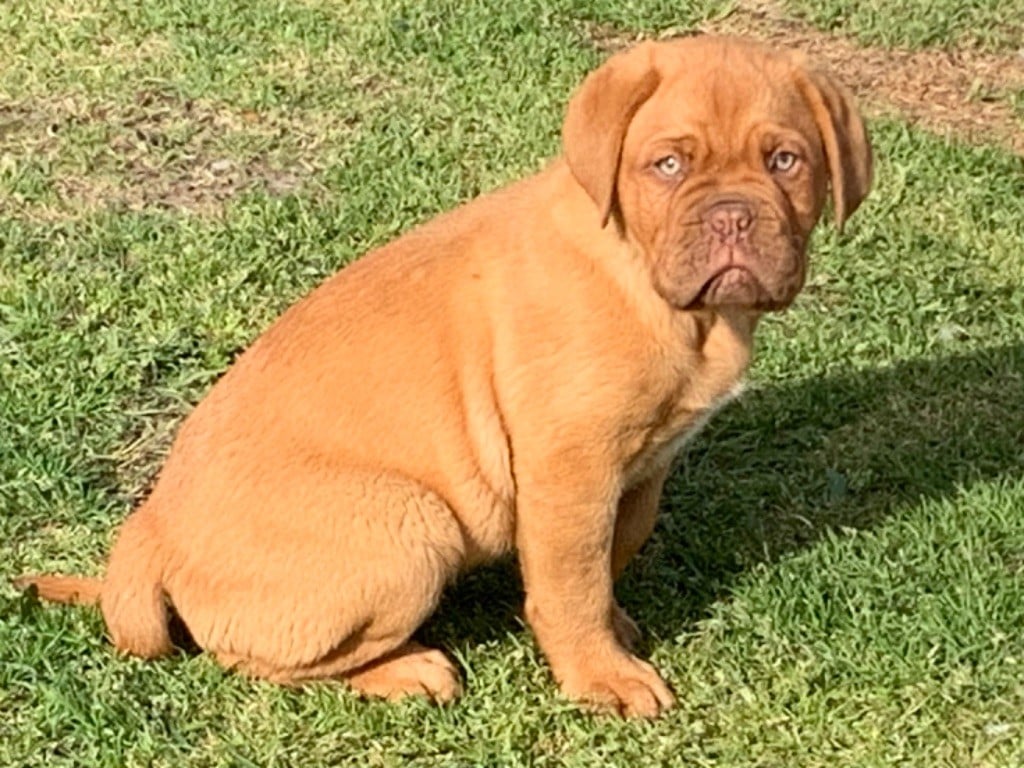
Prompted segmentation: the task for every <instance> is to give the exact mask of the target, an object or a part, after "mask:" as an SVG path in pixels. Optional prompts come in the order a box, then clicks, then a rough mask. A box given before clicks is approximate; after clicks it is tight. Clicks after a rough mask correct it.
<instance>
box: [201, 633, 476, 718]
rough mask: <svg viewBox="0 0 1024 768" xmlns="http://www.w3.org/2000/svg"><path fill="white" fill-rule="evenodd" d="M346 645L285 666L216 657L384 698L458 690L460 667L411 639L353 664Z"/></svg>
mask: <svg viewBox="0 0 1024 768" xmlns="http://www.w3.org/2000/svg"><path fill="white" fill-rule="evenodd" d="M347 650H349V649H341V650H340V651H339V653H337V654H335V655H330V656H326V657H324V658H323V659H321V660H320V661H317V662H314V663H313V664H310V665H308V666H305V667H298V668H294V667H293V668H284V669H281V668H274V667H272V666H268V665H266V664H260V663H259V662H255V663H254V662H252V661H250V660H245V659H240V658H238V657H233V656H231V655H228V654H219V655H218V657H217V659H218V661H219V662H220V663H221V664H223V665H224V666H226V667H230V668H234V669H237V670H238V671H240V672H243V673H247V674H250V675H253V676H254V677H263V678H266V679H268V680H271V681H273V682H275V683H281V684H283V685H299V684H302V683H306V682H311V681H314V680H320V679H325V678H337V679H340V680H344V681H345V682H346V683H348V685H349V686H350V687H351V688H352V689H353V690H354V691H356V692H357V693H360V694H363V695H364V696H374V697H378V698H383V699H391V700H396V699H400V698H403V697H405V696H425V697H427V698H429V699H432V700H433V701H435V702H437V703H443V702H447V701H451V700H452V699H454V698H455V697H456V696H458V695H459V694H460V693H461V692H462V683H461V681H460V679H459V672H458V670H457V669H456V668H455V665H454V664H453V663H452V662H451V661H450V660H449V659H448V657H447V656H445V655H444V654H443V653H441V651H438V650H436V649H434V648H427V647H425V646H423V645H420V644H419V643H417V642H415V641H412V640H410V641H409V642H407V643H405V644H404V645H401V646H399V647H398V648H396V649H394V650H393V651H390V652H389V653H386V654H384V655H383V656H381V657H380V658H377V659H375V660H374V661H371V662H369V663H368V664H364V665H363V666H361V667H359V668H358V669H352V668H351V663H352V662H351V660H350V658H349V656H348V654H347V653H346V652H345V651H347Z"/></svg>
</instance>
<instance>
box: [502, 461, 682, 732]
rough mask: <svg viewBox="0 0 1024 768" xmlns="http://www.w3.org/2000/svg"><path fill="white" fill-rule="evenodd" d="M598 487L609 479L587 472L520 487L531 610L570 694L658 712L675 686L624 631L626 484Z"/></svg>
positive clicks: (629, 710)
mask: <svg viewBox="0 0 1024 768" xmlns="http://www.w3.org/2000/svg"><path fill="white" fill-rule="evenodd" d="M585 488H587V489H589V490H588V492H587V494H589V498H588V495H586V494H585V493H583V492H582V491H583V489H585ZM595 488H597V489H600V488H601V484H600V483H594V484H587V483H586V480H585V479H584V478H580V477H579V476H577V477H576V478H574V482H572V483H569V484H554V485H549V484H547V483H538V484H535V485H534V484H530V485H528V486H527V487H522V486H521V487H520V493H519V497H518V499H517V526H516V539H517V547H518V550H519V559H520V564H521V567H522V571H523V581H524V585H525V587H526V611H525V612H526V618H527V621H529V623H530V626H531V628H532V629H533V631H534V634H535V635H536V637H537V642H538V643H539V644H540V647H541V649H542V650H543V651H544V653H545V655H546V656H547V658H548V661H549V663H550V664H551V668H552V671H553V672H554V675H555V678H556V679H557V680H558V682H559V683H560V684H561V687H562V690H563V692H564V693H565V694H566V695H568V696H569V697H571V698H573V699H576V700H579V701H582V702H585V703H587V704H590V705H592V706H596V707H598V708H601V709H609V710H612V711H615V712H618V713H619V714H622V715H625V716H643V717H655V716H657V715H658V714H660V713H661V712H662V711H664V710H665V709H667V708H668V707H670V706H671V705H672V703H673V697H672V693H671V692H670V691H669V689H668V686H667V685H666V684H665V682H664V681H663V680H662V679H661V676H660V675H659V674H658V672H657V671H655V669H654V667H652V666H651V665H650V664H648V663H646V662H644V661H642V660H640V659H638V658H637V657H636V656H634V655H633V654H631V653H630V652H629V651H627V650H626V649H625V648H623V647H622V645H621V644H620V642H619V640H618V639H617V637H616V633H615V628H614V610H615V603H614V597H613V594H612V542H613V538H614V533H615V518H616V510H617V507H616V505H617V502H618V491H617V489H615V488H608V492H607V493H604V494H602V493H601V492H600V491H598V493H597V494H596V496H595V494H594V490H595Z"/></svg>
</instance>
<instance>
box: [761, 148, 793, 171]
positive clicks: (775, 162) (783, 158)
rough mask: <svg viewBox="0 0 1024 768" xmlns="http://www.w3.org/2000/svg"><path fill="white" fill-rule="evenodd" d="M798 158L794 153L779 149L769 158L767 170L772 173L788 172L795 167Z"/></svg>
mask: <svg viewBox="0 0 1024 768" xmlns="http://www.w3.org/2000/svg"><path fill="white" fill-rule="evenodd" d="M799 159H800V158H799V157H797V156H796V153H794V152H787V151H786V150H784V149H780V150H779V151H778V152H774V153H772V156H771V157H770V158H769V160H768V170H769V171H771V172H772V173H789V172H790V171H792V170H793V169H794V168H795V167H796V164H797V161H798V160H799Z"/></svg>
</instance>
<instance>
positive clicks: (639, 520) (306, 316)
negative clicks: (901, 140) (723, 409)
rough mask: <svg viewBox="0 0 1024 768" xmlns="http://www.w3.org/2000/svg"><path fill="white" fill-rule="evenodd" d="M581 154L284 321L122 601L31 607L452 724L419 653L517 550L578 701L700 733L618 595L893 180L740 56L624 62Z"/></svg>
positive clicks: (591, 101)
mask: <svg viewBox="0 0 1024 768" xmlns="http://www.w3.org/2000/svg"><path fill="white" fill-rule="evenodd" d="M563 147H564V156H563V157H562V158H560V159H557V160H555V161H554V162H553V163H552V164H551V165H549V166H548V167H547V168H546V169H545V170H543V171H542V172H540V173H538V174H537V175H535V176H532V177H530V178H527V179H524V180H522V181H519V182H517V183H513V184H511V185H510V186H507V187H505V188H503V189H500V190H498V191H496V192H492V193H490V194H486V195H483V196H482V197H480V198H478V199H476V200H473V201H472V202H470V203H468V204H466V205H463V206H462V207H460V208H458V209H456V210H454V211H451V212H449V213H447V214H445V215H442V216H440V217H438V218H436V219H434V220H432V221H430V222H428V223H426V224H424V225H422V226H419V227H418V228H416V229H414V230H412V231H411V232H409V233H408V234H406V235H404V236H403V237H401V238H399V239H398V240H396V241H394V242H392V243H390V244H389V245H385V246H384V247H382V248H379V249H377V250H375V251H373V252H372V253H370V254H368V255H367V256H365V257H363V258H361V259H359V260H358V261H356V262H355V263H353V264H352V265H350V266H348V267H346V268H345V269H342V270H341V271H340V272H339V273H338V274H336V275H335V276H333V277H332V278H330V279H329V280H327V281H326V282H325V283H323V284H322V285H321V286H320V287H319V288H317V289H316V290H314V291H313V292H312V293H311V294H309V295H308V296H307V297H306V298H304V299H303V300H301V301H300V302H298V303H297V304H295V305H294V306H293V307H291V308H290V309H289V310H288V311H287V312H285V313H284V315H283V316H282V317H281V318H280V319H279V320H278V321H277V322H276V323H275V324H274V325H273V326H272V327H271V328H270V329H269V330H268V331H266V332H265V333H264V334H263V335H262V336H261V337H260V338H258V339H257V340H256V342H255V343H254V344H253V345H252V347H251V348H250V349H248V351H246V352H245V353H244V354H243V355H242V356H241V357H240V358H239V359H238V361H237V362H235V364H234V365H233V366H232V367H231V368H230V369H229V370H228V371H227V373H226V374H225V375H224V376H223V378H221V379H220V381H219V382H218V383H217V384H216V385H215V386H214V387H213V389H212V390H211V391H210V393H209V394H208V395H207V396H206V398H205V399H204V400H203V401H202V402H200V404H199V405H198V407H196V409H195V411H194V412H193V413H192V414H191V416H190V417H189V418H188V419H187V420H186V421H185V423H184V425H183V426H182V428H181V430H180V432H179V434H178V436H177V440H176V442H175V443H174V446H173V448H172V449H171V452H170V455H169V456H168V458H167V462H166V464H165V466H164V467H163V470H162V471H161V473H160V475H159V478H158V481H157V483H156V486H155V487H154V489H153V491H152V493H151V495H150V496H149V497H148V498H147V499H146V500H145V502H144V503H143V504H142V505H141V506H140V507H139V508H138V509H137V510H135V511H134V512H133V513H132V514H131V516H130V517H128V519H127V520H126V522H125V523H124V526H123V527H122V529H121V531H120V535H119V537H118V539H117V542H116V544H115V546H114V548H113V552H112V553H111V556H110V562H109V566H108V568H107V571H106V575H105V576H104V577H103V579H102V580H100V579H89V578H80V577H72V576H30V577H25V578H23V579H20V580H19V585H20V586H22V587H27V586H29V585H34V586H35V588H36V589H37V590H38V593H39V594H40V595H41V596H42V597H44V598H46V599H49V600H56V601H63V602H78V603H92V602H97V601H98V602H99V604H100V606H101V608H102V612H103V617H104V619H105V620H106V624H107V627H108V628H109V632H110V636H111V638H112V639H113V642H114V645H115V646H116V647H117V648H118V649H120V650H122V651H125V652H127V653H132V654H136V655H138V656H143V657H147V658H149V657H156V656H161V655H163V654H166V653H168V652H169V651H171V648H172V646H171V639H170V636H169V631H168V618H169V611H170V610H173V611H174V612H176V613H177V614H178V616H179V617H180V618H181V620H182V621H183V622H184V624H185V625H186V626H187V628H188V630H189V631H190V633H191V635H192V636H193V638H194V639H195V641H196V642H197V643H198V644H199V646H201V647H202V648H204V649H206V650H208V651H210V652H212V653H213V654H214V655H215V656H216V658H217V660H218V661H219V662H220V663H222V664H223V665H225V666H226V667H229V668H234V669H237V670H240V671H243V672H245V673H248V674H251V675H255V676H259V677H263V678H268V679H270V680H276V681H280V682H283V683H291V682H298V681H305V680H313V679H317V678H327V677H332V678H338V679H342V680H345V681H346V682H347V683H348V685H350V686H351V687H352V688H353V689H355V690H356V691H359V692H362V693H365V694H370V695H379V696H386V697H389V698H394V697H399V696H402V695H406V694H420V695H426V696H429V697H431V698H433V699H435V700H437V701H447V700H449V699H451V698H452V697H454V696H456V695H457V693H458V692H459V690H460V678H459V674H458V672H457V670H456V668H455V666H454V665H453V664H452V663H451V662H450V661H449V660H448V658H447V657H446V656H445V655H443V654H442V653H441V652H440V651H437V650H433V649H428V648H425V647H423V646H422V645H419V644H417V643H416V642H414V641H413V640H412V639H411V638H412V635H413V633H414V632H415V631H416V629H417V628H418V627H419V626H420V625H421V624H422V623H423V621H424V620H425V619H426V618H427V617H428V616H430V614H431V612H432V611H433V610H434V609H435V607H436V606H437V604H438V599H439V598H440V596H441V592H442V590H443V589H444V587H445V585H446V584H448V583H449V582H451V581H452V580H453V579H455V578H456V576H458V574H460V573H461V572H463V571H465V570H466V569H467V568H471V567H473V566H475V565H477V564H480V563H483V562H486V561H488V560H491V559H493V558H495V557H496V556H499V555H502V554H504V553H508V552H510V551H515V552H516V553H517V555H518V561H519V564H520V567H521V570H522V577H523V582H524V587H525V592H526V603H525V611H524V612H525V616H526V619H527V621H528V622H529V625H530V627H531V628H532V630H533V632H534V634H535V636H536V639H537V642H538V644H539V646H540V648H541V649H542V650H543V652H544V654H545V656H546V657H547V660H548V662H549V663H550V665H551V670H552V672H553V673H554V676H555V678H556V679H557V680H558V682H559V684H560V685H561V689H562V691H563V692H564V694H565V695H567V696H569V697H571V698H573V699H576V700H579V701H582V702H585V703H586V704H588V705H589V706H591V707H596V708H599V709H608V710H611V711H614V712H617V713H619V714H622V715H627V716H630V715H639V716H655V715H658V714H659V713H660V712H662V711H663V710H665V709H666V708H667V707H669V706H671V705H672V702H673V697H672V693H671V692H670V690H669V687H668V686H667V685H666V683H665V682H664V681H663V680H662V678H661V677H660V675H659V674H658V672H657V671H655V669H654V668H653V667H652V666H651V665H650V664H648V663H646V662H644V661H642V660H640V659H638V658H637V657H636V656H634V655H633V654H632V653H631V652H630V650H629V649H630V647H631V646H632V644H633V642H634V641H635V639H636V636H637V628H636V626H635V624H634V623H633V621H632V620H631V619H630V618H629V617H628V616H627V614H626V613H625V612H624V611H623V609H622V608H621V607H620V606H619V605H617V604H616V602H615V599H614V597H613V594H612V584H613V583H614V581H615V579H616V578H617V577H618V576H619V574H621V573H622V571H623V569H624V568H625V567H626V564H627V563H628V562H629V560H630V558H632V557H633V555H634V554H635V553H636V552H637V550H638V549H639V548H640V546H641V545H642V544H643V543H644V541H645V540H646V539H647V538H648V536H649V534H650V533H651V530H652V528H653V526H654V523H655V516H656V511H657V509H658V500H659V496H660V494H661V490H662V484H663V482H664V480H665V477H666V474H667V473H668V471H669V465H670V462H671V461H672V458H673V455H674V454H675V453H676V451H677V449H678V448H679V446H680V445H681V444H682V443H683V441H684V440H685V439H686V438H687V437H689V436H690V435H691V434H692V433H693V432H694V430H696V429H697V428H698V427H699V425H700V424H701V423H702V422H704V421H705V420H706V418H707V417H708V416H709V415H710V414H711V413H712V412H713V411H714V410H715V408H716V407H717V406H719V405H720V404H721V403H723V402H724V401H725V400H726V399H727V398H729V397H730V395H731V394H732V393H734V392H735V391H736V390H737V387H738V384H739V383H740V381H741V378H742V376H743V374H744V370H745V369H746V368H747V365H748V362H749V360H750V355H751V342H752V337H753V334H754V329H755V326H756V325H757V322H758V318H759V317H760V315H761V314H762V313H764V312H768V311H773V310H780V309H783V308H785V307H787V306H788V305H789V304H790V303H791V302H792V301H793V299H794V297H795V296H796V295H797V293H798V292H799V291H800V289H801V287H802V285H803V282H804V275H805V271H806V265H807V258H806V252H805V251H806V246H807V240H808V235H809V234H810V232H811V229H812V227H813V226H814V224H815V222H816V221H817V220H818V217H819V215H820V214H821V212H822V208H823V206H824V204H825V202H826V199H827V197H828V190H829V188H830V186H831V198H832V200H833V204H834V214H835V220H836V222H837V223H838V224H840V225H841V224H842V222H843V221H844V220H845V219H846V218H847V217H848V216H849V215H850V214H851V213H853V211H854V210H855V209H856V208H857V206H858V205H859V204H860V202H861V200H862V199H863V198H864V196H865V194H866V193H867V191H868V187H869V184H870V180H871V150H870V146H869V142H868V137H867V135H866V133H865V128H864V125H863V123H862V120H861V118H860V117H859V115H858V113H857V110H856V107H855V105H854V104H853V103H852V101H851V97H850V95H849V93H848V92H847V91H846V90H845V89H844V88H843V87H841V86H840V85H839V84H838V83H837V82H835V81H834V80H833V79H832V78H831V77H830V76H829V75H827V74H825V73H823V72H821V71H819V70H816V69H814V68H812V67H810V66H809V65H808V64H807V63H806V62H805V61H804V58H803V57H802V56H800V55H798V54H795V53H792V52H785V51H775V50H771V49H769V48H765V47H762V46H761V45H759V44H756V43H753V42H749V41H744V40H741V39H735V38H719V37H694V38H687V39H679V40H675V41H669V42H646V43H643V44H641V45H638V46H636V47H635V48H633V49H632V50H629V51H627V52H625V53H620V54H617V55H614V56H612V57H611V58H610V59H609V60H608V61H607V62H606V63H605V64H604V65H603V66H601V67H600V68H598V69H597V70H595V71H594V72H592V73H591V74H590V75H589V76H588V77H587V78H586V79H585V81H584V82H583V84H582V86H581V87H580V88H579V89H578V91H577V92H576V93H575V95H574V96H573V97H572V99H571V101H570V102H569V106H568V111H567V114H566V117H565V123H564V127H563Z"/></svg>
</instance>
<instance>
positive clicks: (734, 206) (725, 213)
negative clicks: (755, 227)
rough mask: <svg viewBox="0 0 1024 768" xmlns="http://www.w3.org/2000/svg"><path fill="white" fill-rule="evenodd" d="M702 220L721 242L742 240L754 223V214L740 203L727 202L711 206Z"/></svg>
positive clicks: (744, 204)
mask: <svg viewBox="0 0 1024 768" xmlns="http://www.w3.org/2000/svg"><path fill="white" fill-rule="evenodd" d="M704 220H705V221H706V222H707V226H708V227H709V228H710V229H711V231H712V232H714V233H715V234H716V235H718V236H719V237H720V238H721V239H722V240H723V241H725V240H734V239H742V238H743V237H744V236H745V234H746V232H747V231H748V230H749V229H750V225H751V224H752V223H753V222H754V212H753V211H752V210H750V206H749V205H747V204H746V203H744V202H742V201H738V200H727V201H723V202H720V203H715V204H714V205H712V206H711V207H710V208H709V209H708V212H707V214H705V219H704Z"/></svg>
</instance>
